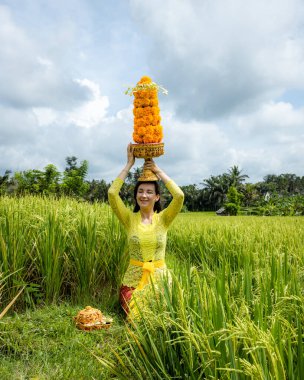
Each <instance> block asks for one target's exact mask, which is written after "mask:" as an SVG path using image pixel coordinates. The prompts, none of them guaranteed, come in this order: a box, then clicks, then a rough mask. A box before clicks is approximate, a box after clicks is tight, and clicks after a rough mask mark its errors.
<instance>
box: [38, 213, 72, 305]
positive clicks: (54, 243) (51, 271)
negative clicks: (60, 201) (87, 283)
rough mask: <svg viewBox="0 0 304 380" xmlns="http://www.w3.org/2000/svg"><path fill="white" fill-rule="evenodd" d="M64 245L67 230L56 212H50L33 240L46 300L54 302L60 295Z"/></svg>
mask: <svg viewBox="0 0 304 380" xmlns="http://www.w3.org/2000/svg"><path fill="white" fill-rule="evenodd" d="M66 245H67V232H66V230H65V228H64V224H63V221H62V220H61V219H60V218H59V217H58V214H57V213H56V212H50V213H49V215H48V216H47V218H46V220H45V222H44V223H43V224H42V226H41V230H40V231H39V234H38V235H37V236H36V237H35V240H34V252H35V256H36V266H37V272H38V275H40V276H41V278H42V286H43V289H44V292H45V299H46V301H47V302H54V301H55V300H56V299H58V297H59V296H60V290H61V287H62V283H63V280H64V274H65V273H64V269H65V267H64V257H65V252H66Z"/></svg>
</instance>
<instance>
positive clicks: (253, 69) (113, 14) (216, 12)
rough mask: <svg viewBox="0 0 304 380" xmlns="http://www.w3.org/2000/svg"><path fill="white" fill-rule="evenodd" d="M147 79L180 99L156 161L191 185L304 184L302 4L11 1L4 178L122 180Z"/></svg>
mask: <svg viewBox="0 0 304 380" xmlns="http://www.w3.org/2000/svg"><path fill="white" fill-rule="evenodd" d="M143 75H149V76H151V77H152V79H153V80H154V81H155V82H157V83H159V84H161V85H163V86H164V87H166V88H167V89H168V91H169V94H168V95H167V96H164V95H162V94H160V95H159V102H160V107H161V116H162V124H163V128H164V143H165V151H166V153H165V155H164V156H162V157H160V158H158V159H157V162H158V164H159V166H161V167H162V168H163V169H164V170H165V171H166V172H167V173H168V174H169V175H170V176H172V177H173V178H174V179H175V180H176V181H177V182H178V183H179V184H183V185H185V184H190V183H196V184H198V183H201V182H203V180H204V179H205V178H208V177H209V176H210V175H211V174H212V175H216V174H221V173H223V172H225V171H227V170H228V169H229V168H230V167H231V166H233V165H238V166H239V167H240V168H241V169H242V170H243V172H244V173H246V174H248V175H249V177H250V178H249V182H256V181H259V180H262V178H263V176H265V175H266V174H280V173H295V174H297V175H300V176H303V175H304V171H303V158H302V155H303V153H302V152H303V151H304V100H303V99H304V4H303V2H302V1H301V0H269V1H268V2H265V1H262V0H255V1H253V0H247V1H243V0H225V1H224V0H213V1H209V0H188V1H179V0H162V1H159V0H154V1H147V0H130V1H127V0H125V1H119V0H113V1H106V0H100V1H93V0H92V1H89V0H87V1H84V0H74V1H72V0H65V1H58V0H53V1H51V2H50V1H44V0H40V1H38V0H24V1H22V2H20V1H17V0H15V1H14V0H9V1H8V0H7V1H1V0H0V115H1V119H0V175H2V173H4V171H5V170H6V169H10V170H12V171H13V172H14V171H17V170H27V169H33V168H35V169H41V170H42V169H43V168H44V167H45V166H46V165H47V164H49V163H53V164H55V165H56V166H57V167H58V169H59V170H63V169H64V167H65V157H67V156H71V155H74V156H76V157H78V159H79V160H80V161H81V160H84V159H86V160H88V161H89V178H91V179H92V178H95V179H105V180H106V181H111V180H112V179H114V178H115V176H116V175H117V174H118V172H119V171H120V169H121V168H122V167H123V166H124V164H125V160H126V153H125V151H126V145H127V143H128V142H129V141H132V131H133V116H132V97H129V96H126V95H124V91H125V89H126V87H127V86H128V85H132V84H135V83H136V82H137V81H138V80H139V79H140V78H141V76H143ZM141 164H142V161H140V160H139V161H138V162H137V165H141Z"/></svg>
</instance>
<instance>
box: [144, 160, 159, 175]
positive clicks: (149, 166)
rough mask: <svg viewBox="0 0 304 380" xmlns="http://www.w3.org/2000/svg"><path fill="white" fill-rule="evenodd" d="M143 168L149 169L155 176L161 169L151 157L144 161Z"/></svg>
mask: <svg viewBox="0 0 304 380" xmlns="http://www.w3.org/2000/svg"><path fill="white" fill-rule="evenodd" d="M144 168H145V169H148V170H151V171H152V172H153V173H154V174H156V175H157V176H158V174H159V173H160V172H161V169H160V168H159V167H158V166H157V165H156V163H155V162H154V161H153V160H152V158H151V159H149V160H146V161H145V164H144Z"/></svg>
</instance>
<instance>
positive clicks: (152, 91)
mask: <svg viewBox="0 0 304 380" xmlns="http://www.w3.org/2000/svg"><path fill="white" fill-rule="evenodd" d="M159 90H161V91H162V92H163V93H164V94H167V93H168V91H167V90H166V89H164V88H163V87H162V86H160V85H158V84H156V83H154V82H152V80H151V78H149V77H147V76H145V77H142V78H141V80H140V81H139V82H138V83H137V85H136V86H135V87H129V88H128V90H127V91H126V94H129V95H134V109H133V114H134V132H133V140H134V142H135V144H132V146H133V148H134V150H133V151H134V156H135V157H137V158H144V159H145V162H146V161H148V160H150V159H151V158H153V157H159V156H161V155H163V154H164V143H162V142H161V141H162V138H163V128H162V126H161V125H160V121H161V117H160V110H159V107H158V97H157V92H158V91H159ZM157 180H158V177H157V176H156V175H155V174H154V173H153V172H152V171H151V170H148V169H146V168H145V166H144V168H143V172H142V174H141V176H140V177H139V181H157Z"/></svg>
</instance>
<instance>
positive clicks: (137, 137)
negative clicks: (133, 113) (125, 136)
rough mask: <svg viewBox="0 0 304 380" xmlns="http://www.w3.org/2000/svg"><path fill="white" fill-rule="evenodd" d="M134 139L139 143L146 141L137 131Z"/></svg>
mask: <svg viewBox="0 0 304 380" xmlns="http://www.w3.org/2000/svg"><path fill="white" fill-rule="evenodd" d="M133 140H134V141H135V142H136V143H138V144H140V143H143V142H144V141H143V138H142V137H140V136H138V135H137V134H136V133H133Z"/></svg>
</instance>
